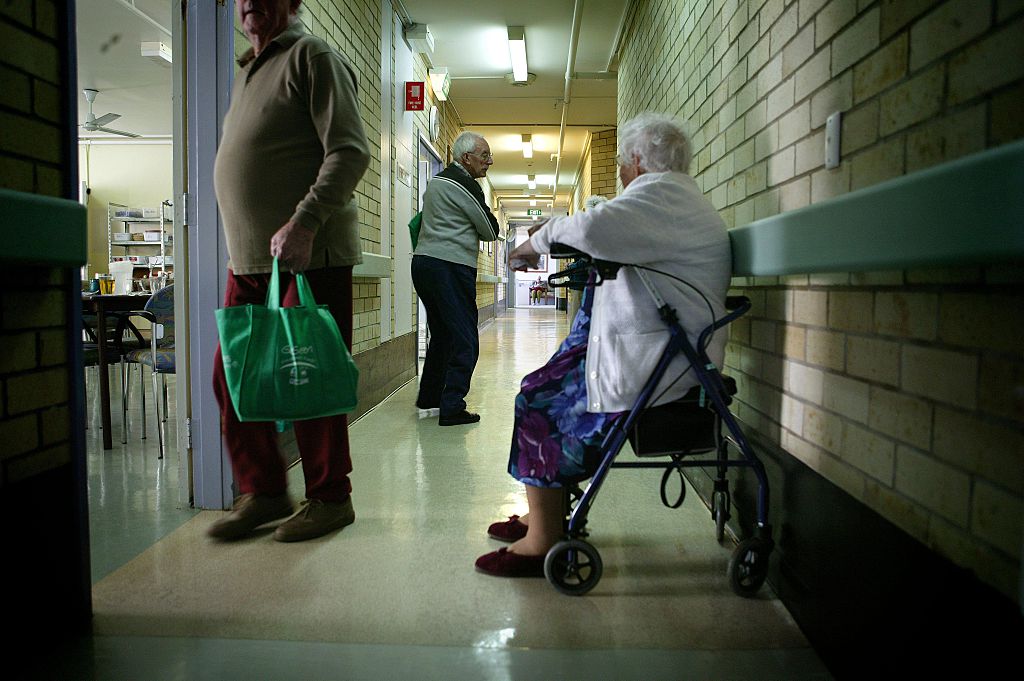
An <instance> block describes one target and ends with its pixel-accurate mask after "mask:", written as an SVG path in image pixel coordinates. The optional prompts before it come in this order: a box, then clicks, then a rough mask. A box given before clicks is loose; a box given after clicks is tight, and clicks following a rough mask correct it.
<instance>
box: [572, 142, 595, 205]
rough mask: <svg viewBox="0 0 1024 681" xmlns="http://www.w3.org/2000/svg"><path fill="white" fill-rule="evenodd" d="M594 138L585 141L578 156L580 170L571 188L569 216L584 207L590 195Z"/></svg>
mask: <svg viewBox="0 0 1024 681" xmlns="http://www.w3.org/2000/svg"><path fill="white" fill-rule="evenodd" d="M593 145H594V138H593V136H591V137H590V138H588V139H587V143H586V146H585V147H584V148H583V154H582V155H581V156H580V169H579V172H578V173H577V174H576V178H575V180H574V184H573V188H572V198H571V199H570V200H569V214H570V215H572V214H573V213H576V212H577V211H581V210H583V209H584V208H585V207H586V204H585V201H586V200H587V197H588V196H590V194H591V175H592V173H591V159H592V157H593V154H592V151H593Z"/></svg>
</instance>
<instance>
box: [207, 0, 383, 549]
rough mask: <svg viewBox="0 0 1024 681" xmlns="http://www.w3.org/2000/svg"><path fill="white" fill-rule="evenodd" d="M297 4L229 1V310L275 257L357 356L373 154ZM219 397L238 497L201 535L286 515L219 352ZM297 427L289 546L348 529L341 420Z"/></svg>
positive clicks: (222, 160) (350, 76)
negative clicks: (298, 489)
mask: <svg viewBox="0 0 1024 681" xmlns="http://www.w3.org/2000/svg"><path fill="white" fill-rule="evenodd" d="M300 3H301V0H240V1H239V2H238V3H237V5H238V18H239V20H240V21H241V25H242V30H243V31H244V32H245V35H246V37H247V38H248V39H249V42H250V43H252V49H250V50H248V51H247V52H245V53H244V54H243V55H242V56H241V58H240V59H239V64H240V65H241V66H242V69H241V70H240V71H239V72H238V74H237V75H236V76H235V82H234V89H233V91H232V93H231V108H230V109H229V110H228V113H227V116H226V117H225V118H224V131H223V139H222V140H221V143H220V148H219V150H218V151H217V161H216V165H215V169H214V186H215V189H216V192H217V200H218V202H219V204H220V212H221V216H222V217H223V221H224V233H225V236H226V238H227V246H228V254H229V256H230V258H231V260H230V263H229V264H228V268H229V269H228V281H227V291H226V292H225V294H224V306H225V307H230V306H235V305H245V304H247V303H255V304H260V305H262V304H263V303H264V302H265V300H266V297H267V287H268V285H269V282H270V271H271V269H272V266H273V262H274V258H275V257H277V258H279V259H280V261H281V262H282V263H284V265H286V266H287V267H288V268H290V269H291V271H292V272H302V271H304V272H305V275H306V278H307V280H308V281H309V284H310V286H311V287H312V289H313V294H314V296H315V297H316V300H317V302H318V303H321V304H326V305H327V306H328V307H329V309H330V311H331V314H332V315H333V316H334V318H335V320H336V321H337V322H338V327H339V329H341V334H342V337H343V338H344V339H345V343H346V344H347V345H348V346H349V347H351V346H352V266H353V265H356V264H358V263H359V262H361V261H362V249H361V248H360V244H359V224H358V208H357V206H356V203H355V201H354V200H353V194H354V192H355V189H356V185H357V184H358V183H359V180H360V178H361V177H362V176H363V172H364V171H365V170H366V168H367V166H368V165H369V163H370V150H369V149H370V147H369V143H368V142H367V140H366V134H365V133H364V132H363V123H362V120H361V119H360V116H359V104H358V101H357V99H356V88H357V84H356V76H355V71H354V70H353V69H352V66H351V65H350V64H349V63H348V61H346V60H345V58H344V57H342V56H341V55H340V54H338V52H336V51H335V50H334V49H332V48H331V47H330V46H329V45H328V44H327V43H325V42H324V41H323V40H321V39H319V38H316V37H313V36H311V35H309V34H307V33H306V32H305V30H304V29H303V27H302V24H301V23H300V22H299V20H298V18H297V16H296V12H297V11H298V8H299V5H300ZM281 288H282V291H283V292H284V301H283V305H285V306H292V305H296V304H297V303H298V292H297V289H296V286H295V280H294V278H293V277H292V276H291V274H287V273H286V274H284V276H282V281H281ZM213 387H214V391H215V392H216V395H217V401H218V403H219V404H220V415H221V430H222V433H223V436H224V442H225V444H226V445H227V449H228V455H229V456H230V458H231V465H232V468H233V470H234V474H235V482H236V483H237V485H238V491H239V493H240V496H239V497H238V499H236V500H235V504H234V507H233V508H232V510H231V512H230V513H228V514H227V515H226V516H224V517H222V518H220V519H219V520H217V521H216V522H215V523H214V524H213V525H211V526H210V528H209V530H208V533H209V535H210V536H211V537H214V538H216V539H222V540H227V539H237V538H240V537H244V536H246V535H248V534H249V533H250V532H252V531H253V530H254V529H256V528H257V527H259V526H260V525H263V524H266V523H269V522H271V521H274V520H278V519H280V518H283V517H285V516H288V515H290V514H291V513H292V511H293V510H294V509H293V508H292V502H291V500H290V499H289V498H288V493H287V480H286V477H285V466H284V461H283V459H282V458H281V453H280V452H279V451H278V447H277V433H276V430H275V426H274V424H273V423H269V422H258V423H257V422H246V423H241V422H239V421H238V418H237V415H236V414H235V409H234V406H233V405H232V403H231V396H230V394H229V393H228V388H227V383H226V381H225V378H224V363H223V358H222V356H221V352H220V348H218V349H217V354H216V357H215V360H214V367H213ZM294 427H295V439H296V441H297V443H298V447H299V453H300V455H301V456H302V471H303V473H304V474H305V478H306V501H305V502H304V507H303V509H302V510H301V511H299V512H298V513H296V514H295V515H294V516H292V517H291V518H289V519H288V520H287V521H285V522H284V523H282V524H281V525H279V526H278V527H277V529H276V530H275V531H274V539H276V540H278V541H286V542H287V541H301V540H304V539H312V538H313V537H319V536H321V535H324V534H326V533H328V532H331V531H334V530H337V529H339V528H341V527H344V526H345V525H348V524H350V523H352V522H353V521H354V520H355V511H354V510H353V508H352V497H351V492H352V483H351V482H350V481H349V474H350V473H351V472H352V459H351V456H350V454H349V444H348V421H347V420H346V417H345V416H344V415H340V416H331V417H326V418H319V419H310V420H307V421H296V422H295V424H294Z"/></svg>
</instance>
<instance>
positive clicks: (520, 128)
mask: <svg viewBox="0 0 1024 681" xmlns="http://www.w3.org/2000/svg"><path fill="white" fill-rule="evenodd" d="M581 4H582V6H583V11H582V14H581V20H580V32H579V38H578V41H577V46H576V55H575V56H576V61H575V64H574V69H573V71H574V72H576V73H584V74H594V73H597V72H604V71H607V70H608V68H609V63H610V62H612V57H613V55H612V47H613V45H614V44H615V39H616V33H617V31H618V27H619V23H620V21H621V18H622V15H623V12H624V10H625V8H626V6H627V2H626V0H586V2H583V3H581ZM573 5H574V3H573V1H572V0H516V1H511V0H503V1H500V2H489V3H484V2H481V3H472V4H470V3H467V2H465V0H401V2H396V6H404V8H405V10H406V11H407V12H408V15H409V16H408V18H409V19H411V20H412V21H414V22H416V23H420V24H426V25H427V26H428V27H429V29H430V32H431V34H432V35H433V37H434V53H433V54H432V55H430V60H431V62H432V63H433V65H434V66H437V67H447V68H448V73H449V75H450V76H451V79H452V84H451V91H450V93H449V101H450V103H451V104H452V105H454V107H455V109H456V111H458V113H459V117H460V118H461V119H462V121H463V123H464V124H465V125H466V127H467V128H468V129H469V130H472V131H473V132H477V133H480V134H481V135H483V136H484V137H486V138H487V140H488V142H489V143H490V146H491V151H492V153H493V154H494V165H493V166H492V167H491V169H490V170H489V171H488V173H487V177H488V178H489V179H490V181H491V184H492V186H493V187H494V188H495V191H496V192H497V193H498V195H499V197H501V205H502V207H503V208H504V210H505V213H506V215H507V216H508V217H509V219H510V220H516V219H523V220H528V219H529V218H527V217H526V209H527V208H529V207H530V204H529V199H528V198H525V196H524V195H526V194H527V193H528V191H529V190H528V189H527V186H526V179H527V175H530V174H533V175H536V178H537V190H536V193H537V195H538V196H542V197H545V199H541V200H538V207H540V208H541V209H542V211H543V213H544V215H548V208H547V206H546V205H544V204H546V202H547V201H548V200H550V197H551V190H552V187H551V182H552V181H553V180H554V175H555V162H556V161H555V158H554V157H553V155H554V154H556V153H557V151H558V144H559V129H560V123H561V119H562V99H563V97H564V95H565V73H566V68H567V66H568V62H569V44H570V42H571V34H572V20H573ZM508 26H523V27H524V28H525V32H526V54H527V61H528V64H529V71H530V73H535V74H536V75H537V78H536V80H535V81H533V82H532V83H531V84H530V85H527V86H525V87H515V86H513V85H510V84H509V83H507V82H506V80H505V74H507V73H509V72H510V71H511V70H512V69H511V65H510V62H509V55H508V40H507V27H508ZM615 120H616V81H615V80H614V79H607V78H605V79H595V78H580V79H574V80H573V81H572V87H571V90H570V103H569V108H568V112H567V115H566V129H565V135H564V139H563V141H562V163H561V165H560V166H559V168H558V193H559V199H560V204H561V206H562V210H564V208H565V204H566V200H567V198H568V196H567V195H568V190H569V188H570V186H571V184H572V182H573V180H574V179H575V177H576V173H577V172H578V171H579V164H580V156H581V154H582V152H583V147H584V145H585V144H586V140H587V134H588V133H589V132H592V131H596V130H603V129H606V128H609V127H612V126H614V125H615ZM523 133H530V134H532V135H533V147H534V152H533V159H532V160H527V159H524V158H523V155H522V145H521V138H520V135H521V134H523ZM512 196H524V198H522V199H520V200H515V199H511V198H508V197H512Z"/></svg>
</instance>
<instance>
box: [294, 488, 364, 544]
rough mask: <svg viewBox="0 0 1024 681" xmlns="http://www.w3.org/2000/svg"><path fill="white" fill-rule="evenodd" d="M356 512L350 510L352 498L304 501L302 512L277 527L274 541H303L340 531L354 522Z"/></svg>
mask: <svg viewBox="0 0 1024 681" xmlns="http://www.w3.org/2000/svg"><path fill="white" fill-rule="evenodd" d="M355 519H356V512H355V510H354V509H353V508H352V497H349V498H348V499H346V500H345V501H322V500H320V499H306V500H305V501H303V502H302V510H301V511H299V512H298V513H296V514H295V515H293V516H292V517H291V518H289V519H288V520H286V521H284V522H283V523H281V524H280V525H278V526H277V529H276V530H274V539H276V540H277V541H305V540H306V539H316V538H317V537H322V536H323V535H325V534H327V533H328V532H333V531H334V530H340V529H341V528H343V527H345V526H346V525H351V524H352V523H353V522H355Z"/></svg>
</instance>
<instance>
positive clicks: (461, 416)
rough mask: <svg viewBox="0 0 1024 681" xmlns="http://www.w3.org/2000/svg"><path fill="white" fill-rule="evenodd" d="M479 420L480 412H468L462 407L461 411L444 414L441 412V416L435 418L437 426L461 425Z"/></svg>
mask: <svg viewBox="0 0 1024 681" xmlns="http://www.w3.org/2000/svg"><path fill="white" fill-rule="evenodd" d="M479 420H480V414H470V413H469V412H468V411H466V410H465V409H463V410H462V411H460V412H458V413H455V414H451V415H450V416H445V415H444V414H441V417H440V418H439V419H438V420H437V425H439V426H461V425H465V424H467V423H476V422H477V421H479Z"/></svg>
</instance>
